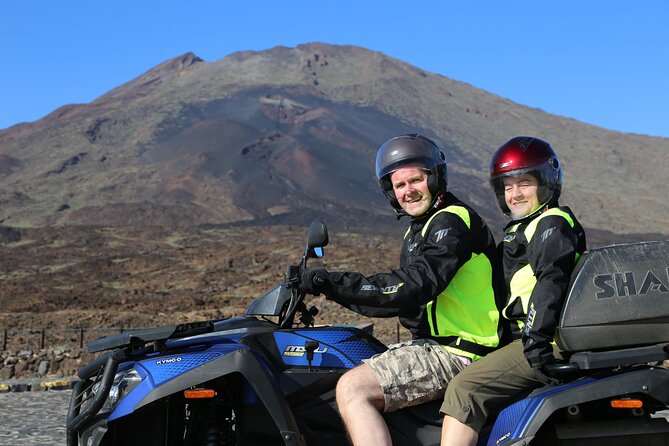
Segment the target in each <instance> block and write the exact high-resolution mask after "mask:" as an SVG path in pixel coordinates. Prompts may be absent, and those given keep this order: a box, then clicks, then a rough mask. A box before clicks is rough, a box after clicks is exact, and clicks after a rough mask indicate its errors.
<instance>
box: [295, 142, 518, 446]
mask: <svg viewBox="0 0 669 446" xmlns="http://www.w3.org/2000/svg"><path fill="white" fill-rule="evenodd" d="M376 175H377V177H378V179H379V181H380V184H381V188H382V189H383V192H384V194H385V195H386V198H387V199H388V201H389V202H390V204H391V206H392V207H393V208H394V209H395V211H396V212H397V214H398V218H399V217H400V216H408V217H409V218H410V219H411V224H410V226H409V228H408V230H407V231H406V233H405V236H404V245H403V247H402V252H401V255H400V267H399V268H398V269H395V270H393V271H391V272H386V273H380V274H375V275H371V276H364V275H363V274H360V273H355V272H331V273H328V272H327V271H325V270H324V269H322V268H314V269H307V270H305V271H304V272H303V274H302V286H303V287H304V288H305V289H306V290H307V291H308V292H311V293H319V292H321V293H324V294H325V295H326V297H327V298H328V299H332V300H334V301H336V302H338V303H340V304H341V305H343V306H345V307H347V308H350V309H352V310H353V311H357V312H359V313H361V314H364V315H367V316H376V317H392V316H399V318H400V322H401V323H402V325H403V326H405V327H406V328H408V329H409V330H410V331H411V333H412V338H413V341H411V342H409V343H404V344H400V345H397V346H391V347H390V348H389V350H388V351H386V352H384V353H382V354H380V355H377V356H375V357H374V358H371V359H369V360H366V361H365V362H364V364H362V365H360V366H358V367H356V368H355V369H353V370H350V371H349V372H347V373H345V374H344V375H343V376H342V377H341V379H340V380H339V383H338V384H337V404H338V406H339V410H340V413H341V416H342V419H343V420H344V424H345V425H346V428H347V431H348V433H349V437H350V439H351V441H352V442H353V444H355V445H366V446H367V445H384V444H392V442H391V438H390V434H389V431H388V427H387V426H386V424H385V421H384V419H383V417H382V415H381V412H384V411H385V412H392V411H394V410H397V409H400V408H402V407H406V406H410V405H415V404H419V403H423V402H426V401H430V400H433V399H437V398H440V397H441V396H442V395H443V392H444V389H445V387H446V385H447V384H448V382H449V381H450V380H451V378H452V377H453V376H454V375H455V374H456V373H458V372H459V371H460V370H462V369H463V368H464V367H465V365H467V364H469V363H471V362H472V361H475V360H477V359H478V358H479V357H481V356H483V355H485V354H487V353H489V352H491V351H493V350H494V349H495V348H497V347H498V346H499V345H500V343H501V342H503V339H504V337H505V330H504V326H503V323H502V322H501V320H500V319H501V318H500V317H499V309H501V306H502V305H503V301H504V299H503V297H504V296H503V292H500V291H501V290H502V289H501V285H502V275H501V271H499V268H497V267H496V266H495V267H493V265H495V263H496V262H494V261H493V257H494V255H495V242H494V240H493V237H492V234H491V233H490V230H489V229H488V227H487V226H486V224H485V223H484V222H483V220H482V219H481V218H480V217H479V216H478V214H476V212H474V211H473V210H472V209H471V208H470V207H469V206H467V205H466V204H464V203H462V202H461V201H460V200H458V199H457V198H456V197H455V196H454V195H453V194H451V193H450V192H448V191H447V189H446V186H447V169H446V161H445V156H444V154H443V152H442V151H441V150H440V149H439V147H438V146H437V145H436V144H435V143H434V142H433V141H432V140H430V139H429V138H426V137H425V136H421V135H415V134H411V135H400V136H397V137H395V138H392V139H390V140H389V141H387V142H386V143H385V144H383V145H382V146H381V148H380V149H379V151H378V153H377V157H376ZM500 297H501V299H500Z"/></svg>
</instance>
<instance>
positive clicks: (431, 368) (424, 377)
mask: <svg viewBox="0 0 669 446" xmlns="http://www.w3.org/2000/svg"><path fill="white" fill-rule="evenodd" d="M468 361H469V358H461V357H459V356H457V355H454V354H452V353H450V352H448V351H447V350H445V349H444V348H443V347H442V346H441V345H439V344H438V343H437V342H435V341H433V340H431V339H418V340H414V341H408V342H403V343H401V344H394V345H391V346H390V347H388V350H386V351H385V352H383V353H380V354H378V355H376V356H373V357H372V358H370V359H365V360H363V362H364V363H365V364H367V365H368V366H369V367H370V368H371V369H372V371H373V372H374V375H375V376H376V379H377V380H378V381H379V384H380V385H381V388H382V389H383V399H384V401H385V407H384V412H394V411H396V410H398V409H401V408H403V407H408V406H414V405H417V404H421V403H425V402H427V401H432V400H435V399H438V398H441V397H443V395H444V391H445V390H446V386H447V385H448V383H449V381H450V380H451V379H452V378H453V376H455V375H456V374H457V373H459V372H460V371H461V370H462V369H464V368H465V365H466V363H467V362H468Z"/></svg>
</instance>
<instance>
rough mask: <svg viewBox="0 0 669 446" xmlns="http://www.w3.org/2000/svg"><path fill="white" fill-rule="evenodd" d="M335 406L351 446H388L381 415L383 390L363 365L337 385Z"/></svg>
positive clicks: (348, 373)
mask: <svg viewBox="0 0 669 446" xmlns="http://www.w3.org/2000/svg"><path fill="white" fill-rule="evenodd" d="M337 405H338V406H339V413H340V414H341V417H342V419H343V420H344V424H345V425H346V430H347V431H348V435H349V438H350V439H351V442H352V443H353V444H354V445H359V446H360V445H364V446H369V445H379V446H383V445H389V446H390V445H392V440H391V438H390V432H389V431H388V426H387V425H386V422H385V420H384V419H383V416H382V415H381V412H382V411H383V407H384V405H385V403H384V400H383V389H382V388H381V385H380V384H379V382H378V381H377V379H376V375H374V372H372V369H371V368H370V367H369V366H368V365H367V364H362V365H360V366H358V367H356V368H354V369H353V370H350V371H348V372H347V373H345V374H344V375H343V376H342V377H341V378H340V379H339V382H338V383H337Z"/></svg>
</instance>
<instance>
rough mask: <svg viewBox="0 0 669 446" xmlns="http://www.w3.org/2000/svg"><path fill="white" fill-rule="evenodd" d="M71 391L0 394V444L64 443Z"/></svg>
mask: <svg viewBox="0 0 669 446" xmlns="http://www.w3.org/2000/svg"><path fill="white" fill-rule="evenodd" d="M71 394H72V391H71V390H54V391H46V392H18V393H13V392H10V393H0V446H29V445H30V446H32V445H46V446H48V445H54V446H55V445H58V446H62V445H64V444H65V418H66V417H67V406H68V403H69V401H70V395H71Z"/></svg>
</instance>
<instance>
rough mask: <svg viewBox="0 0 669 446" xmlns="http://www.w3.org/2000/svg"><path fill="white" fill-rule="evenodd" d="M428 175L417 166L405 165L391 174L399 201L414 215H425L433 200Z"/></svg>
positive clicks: (391, 180)
mask: <svg viewBox="0 0 669 446" xmlns="http://www.w3.org/2000/svg"><path fill="white" fill-rule="evenodd" d="M427 175H428V174H427V172H425V171H424V170H422V169H419V168H417V167H403V168H401V169H397V170H396V171H395V172H393V173H392V174H391V175H390V182H391V183H392V185H393V191H394V192H395V197H396V198H397V202H398V203H399V204H400V206H401V207H402V209H404V212H406V213H407V214H409V215H410V216H412V217H418V216H420V215H423V214H424V213H425V212H427V210H428V208H429V207H430V203H431V202H432V194H431V193H430V190H429V189H428V187H427Z"/></svg>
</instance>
